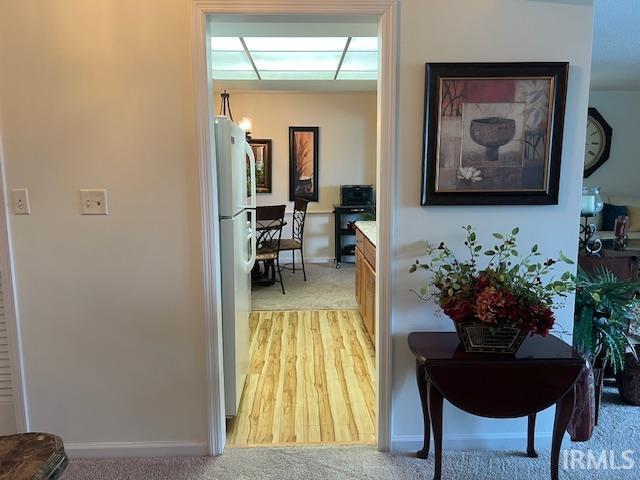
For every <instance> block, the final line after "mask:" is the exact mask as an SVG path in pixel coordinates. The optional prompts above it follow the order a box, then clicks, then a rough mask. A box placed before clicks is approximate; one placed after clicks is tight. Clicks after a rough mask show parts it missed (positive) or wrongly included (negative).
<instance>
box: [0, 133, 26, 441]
mask: <svg viewBox="0 0 640 480" xmlns="http://www.w3.org/2000/svg"><path fill="white" fill-rule="evenodd" d="M0 127H1V126H0ZM4 158H5V157H4V152H3V148H2V131H1V129H0V189H1V194H0V272H2V296H3V302H4V316H5V322H6V325H7V342H8V343H9V349H8V350H9V362H10V363H11V368H10V370H11V383H12V387H13V410H14V414H15V419H16V430H17V432H18V433H23V432H28V431H29V430H30V421H29V403H28V398H27V391H26V382H25V375H24V362H23V357H22V341H21V336H20V323H19V322H18V320H19V312H18V301H17V298H18V297H17V292H16V288H15V285H16V281H15V274H14V272H15V269H14V263H13V246H12V243H11V238H12V236H11V221H10V218H11V217H10V216H11V210H10V205H11V202H10V192H9V189H8V188H7V181H6V178H7V177H6V174H5V161H4Z"/></svg>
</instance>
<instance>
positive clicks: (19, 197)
mask: <svg viewBox="0 0 640 480" xmlns="http://www.w3.org/2000/svg"><path fill="white" fill-rule="evenodd" d="M11 200H12V202H13V213H14V214H15V215H29V214H31V204H30V203H29V190H27V189H26V188H14V189H13V190H11Z"/></svg>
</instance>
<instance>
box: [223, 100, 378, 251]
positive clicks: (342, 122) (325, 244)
mask: <svg viewBox="0 0 640 480" xmlns="http://www.w3.org/2000/svg"><path fill="white" fill-rule="evenodd" d="M230 92H231V108H232V110H233V115H234V118H235V119H236V121H240V119H241V118H242V117H249V118H251V120H252V121H253V129H252V132H251V133H252V135H251V136H252V137H253V138H270V139H271V140H272V146H273V172H272V173H273V174H272V178H273V189H272V193H270V194H265V193H260V194H258V205H279V204H286V205H287V211H288V212H291V211H292V210H293V202H290V201H289V127H290V126H311V127H320V131H319V137H320V143H319V165H318V171H319V172H318V173H319V179H318V182H319V197H318V202H311V203H310V204H309V207H308V213H309V215H308V216H307V224H306V225H305V250H304V251H305V256H306V258H307V259H315V260H321V259H324V260H327V259H330V258H333V257H334V247H333V245H334V237H333V235H334V230H333V225H334V223H333V213H332V212H333V205H334V204H335V203H340V185H343V184H369V185H375V181H376V92H348V93H347V92H263V91H259V92H238V91H233V90H231V91H230ZM215 101H216V104H217V105H219V95H218V94H216V98H215ZM216 111H218V110H217V109H216ZM289 223H290V222H289ZM289 228H290V227H285V231H284V232H283V235H290V231H289Z"/></svg>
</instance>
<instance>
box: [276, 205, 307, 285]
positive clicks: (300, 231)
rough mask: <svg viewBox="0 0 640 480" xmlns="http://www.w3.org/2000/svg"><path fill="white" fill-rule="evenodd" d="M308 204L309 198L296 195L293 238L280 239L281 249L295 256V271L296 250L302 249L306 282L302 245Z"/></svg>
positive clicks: (305, 279)
mask: <svg viewBox="0 0 640 480" xmlns="http://www.w3.org/2000/svg"><path fill="white" fill-rule="evenodd" d="M307 205H309V200H307V199H305V198H299V197H296V199H295V202H294V205H293V222H292V225H291V238H285V239H282V240H280V251H291V255H292V256H293V266H292V271H293V273H296V250H300V258H301V260H302V276H303V278H304V281H305V282H306V281H307V272H306V271H305V269H304V253H303V251H302V247H303V241H304V223H305V219H306V218H307Z"/></svg>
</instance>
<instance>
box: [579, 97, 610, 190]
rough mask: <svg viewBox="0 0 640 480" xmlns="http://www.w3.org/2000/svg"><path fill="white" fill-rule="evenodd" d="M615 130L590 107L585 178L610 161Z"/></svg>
mask: <svg viewBox="0 0 640 480" xmlns="http://www.w3.org/2000/svg"><path fill="white" fill-rule="evenodd" d="M612 133H613V130H612V128H611V126H610V125H609V124H608V123H607V121H606V120H605V119H604V117H603V116H602V115H600V112H598V110H596V109H595V108H593V107H589V116H588V117H587V140H586V144H585V150H584V178H587V177H589V176H590V175H591V174H592V173H593V172H595V171H596V170H597V169H598V168H600V167H601V166H602V165H603V164H604V162H606V161H607V160H608V159H609V153H610V151H611V136H612Z"/></svg>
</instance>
